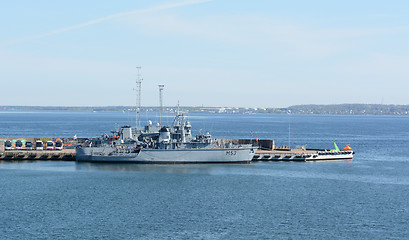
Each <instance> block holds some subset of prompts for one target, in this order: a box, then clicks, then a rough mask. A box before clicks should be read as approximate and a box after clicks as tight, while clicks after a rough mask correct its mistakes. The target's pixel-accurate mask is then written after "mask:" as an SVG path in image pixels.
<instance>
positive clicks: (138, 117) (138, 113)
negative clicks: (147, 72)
mask: <svg viewBox="0 0 409 240" xmlns="http://www.w3.org/2000/svg"><path fill="white" fill-rule="evenodd" d="M136 69H138V74H137V79H136V89H135V90H136V129H141V86H142V78H141V74H140V70H141V67H136Z"/></svg>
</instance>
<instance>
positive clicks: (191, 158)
mask: <svg viewBox="0 0 409 240" xmlns="http://www.w3.org/2000/svg"><path fill="white" fill-rule="evenodd" d="M191 128H192V126H191V124H190V122H189V121H186V120H185V117H184V115H183V114H180V113H179V111H178V112H177V114H176V117H175V119H174V121H173V124H172V125H171V126H160V125H156V126H154V125H152V122H149V124H148V125H147V126H145V128H144V129H143V130H138V129H137V128H135V129H132V127H130V126H124V127H121V128H120V129H119V130H118V131H116V132H114V134H115V135H114V136H107V135H103V136H101V137H99V138H96V139H92V140H88V141H85V142H84V143H83V144H80V145H78V146H77V148H76V159H77V161H78V162H110V163H116V162H123V163H128V162H129V163H159V164H162V163H250V162H251V160H252V158H253V156H254V154H255V150H256V147H253V146H251V145H233V144H231V143H221V142H220V141H217V140H216V139H212V137H211V135H210V134H209V133H206V134H198V135H196V136H195V137H193V136H192V130H191Z"/></svg>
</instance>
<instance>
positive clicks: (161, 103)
mask: <svg viewBox="0 0 409 240" xmlns="http://www.w3.org/2000/svg"><path fill="white" fill-rule="evenodd" d="M158 86H159V106H160V115H159V116H160V117H159V124H160V126H162V114H163V88H164V87H165V85H163V84H160V85H158Z"/></svg>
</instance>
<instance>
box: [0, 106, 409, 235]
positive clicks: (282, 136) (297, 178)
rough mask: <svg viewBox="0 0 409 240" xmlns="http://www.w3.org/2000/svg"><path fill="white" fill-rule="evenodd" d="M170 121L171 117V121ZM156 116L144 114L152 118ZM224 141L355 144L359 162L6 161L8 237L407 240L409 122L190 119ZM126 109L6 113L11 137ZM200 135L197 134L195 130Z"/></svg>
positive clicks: (98, 126)
mask: <svg viewBox="0 0 409 240" xmlns="http://www.w3.org/2000/svg"><path fill="white" fill-rule="evenodd" d="M172 117H173V116H172V115H166V116H165V122H166V121H167V122H169V123H170V122H171V121H172ZM148 119H152V120H157V119H158V116H157V114H145V115H142V123H145V122H146V121H147V120H148ZM188 119H189V120H190V121H191V123H192V125H193V127H194V128H195V129H198V130H199V129H202V131H210V132H211V133H212V134H213V136H214V137H220V138H222V137H223V138H251V136H250V133H251V132H253V138H256V137H258V138H260V139H275V140H276V144H277V145H289V142H288V140H289V139H288V138H289V132H288V128H289V124H290V125H291V143H290V145H291V146H292V147H294V146H296V145H307V147H309V148H331V147H332V142H333V141H336V142H337V144H338V146H339V147H344V146H345V145H346V144H350V146H351V147H352V148H353V149H354V150H355V151H356V154H355V158H354V160H353V161H338V162H312V163H292V162H290V163H284V162H266V163H262V162H258V163H253V164H249V165H241V164H227V165H137V164H133V165H127V164H120V165H115V164H77V163H74V162H41V161H39V162H0V195H1V197H0V239H407V238H408V237H409V118H408V117H397V116H311V115H306V116H300V115H291V116H288V115H223V114H189V118H188ZM134 120H135V117H134V116H133V115H132V114H128V113H90V112H0V138H1V137H73V136H74V134H77V136H78V137H93V136H98V135H100V134H102V133H109V131H110V130H111V129H113V128H115V126H121V125H127V124H132V125H134V123H133V122H134ZM196 133H197V131H196Z"/></svg>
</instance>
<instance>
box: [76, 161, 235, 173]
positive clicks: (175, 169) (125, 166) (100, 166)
mask: <svg viewBox="0 0 409 240" xmlns="http://www.w3.org/2000/svg"><path fill="white" fill-rule="evenodd" d="M235 165H236V166H240V165H242V164H223V167H231V166H235ZM220 167H222V165H220V164H135V163H87V162H76V164H75V169H76V170H80V171H81V170H82V171H83V170H85V171H114V172H165V173H204V174H209V173H211V172H213V170H214V169H215V168H220Z"/></svg>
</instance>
